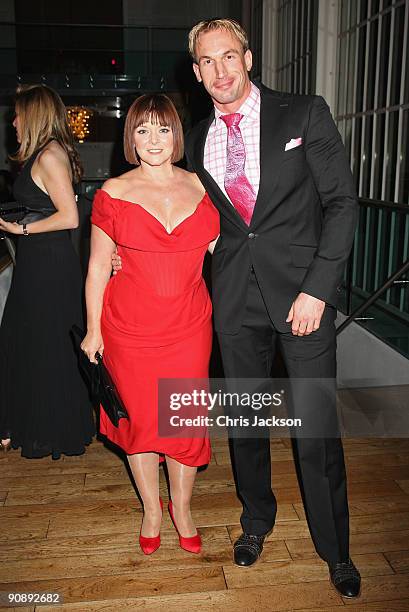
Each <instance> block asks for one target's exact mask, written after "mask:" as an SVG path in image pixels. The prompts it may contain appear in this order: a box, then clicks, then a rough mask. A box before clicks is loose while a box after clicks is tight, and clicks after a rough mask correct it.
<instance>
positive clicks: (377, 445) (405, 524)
mask: <svg viewBox="0 0 409 612" xmlns="http://www.w3.org/2000/svg"><path fill="white" fill-rule="evenodd" d="M271 446H272V457H273V485H274V490H275V492H276V495H277V498H278V503H279V511H278V521H277V524H276V526H275V528H274V531H273V533H272V534H271V535H270V536H269V538H268V541H267V542H266V545H265V549H264V553H263V556H262V559H261V560H260V561H259V562H258V563H257V564H256V565H255V566H253V567H252V568H248V569H245V568H239V567H236V566H235V565H234V564H233V562H232V553H231V550H232V546H231V543H232V541H233V540H234V539H235V538H236V536H237V535H238V534H239V532H240V526H239V516H240V506H239V503H238V502H237V499H236V496H235V492H234V487H233V479H232V473H231V468H230V461H229V456H228V451H227V447H226V444H225V442H224V441H222V440H219V441H216V442H215V443H214V446H213V448H214V454H213V458H212V463H211V465H210V466H209V468H208V469H207V470H205V471H203V472H201V473H200V474H199V475H198V478H197V484H196V488H195V495H194V499H193V512H194V518H195V520H196V524H197V525H198V527H199V529H200V533H201V535H202V538H203V552H202V554H201V555H200V556H196V555H192V554H189V553H187V552H184V551H182V550H181V549H180V548H179V547H178V540H177V536H176V533H175V531H174V529H173V527H172V526H171V523H170V520H169V516H168V515H167V513H166V512H165V514H164V521H163V527H162V545H161V547H160V549H159V550H158V551H157V552H156V553H154V554H153V555H152V556H150V557H145V556H144V555H143V554H142V552H141V551H140V549H139V547H138V545H137V534H138V532H139V526H140V521H141V506H140V503H139V501H138V500H137V498H136V496H135V492H134V490H133V488H132V485H131V484H130V481H129V478H128V474H127V471H126V469H125V467H124V464H123V462H122V461H121V459H120V458H119V457H118V456H116V455H115V454H113V453H112V452H111V451H109V450H108V449H106V448H105V447H104V446H103V445H102V444H101V443H100V442H94V443H93V444H92V446H91V447H90V448H89V449H88V451H87V453H86V454H85V455H84V456H82V457H64V458H63V459H61V460H59V461H52V460H51V459H48V458H46V459H40V460H25V459H22V458H21V457H20V456H19V453H18V452H17V451H11V452H9V453H8V454H7V455H4V456H1V457H0V538H1V546H0V556H1V565H0V582H1V584H0V591H3V592H4V591H10V592H39V591H40V592H44V591H49V592H58V593H60V594H61V595H63V597H64V605H60V606H41V607H38V609H39V610H41V611H43V612H46V611H47V610H50V611H55V610H81V611H84V612H85V611H89V610H95V611H96V610H98V611H99V610H103V611H111V610H112V611H115V612H118V611H119V612H121V611H122V610H139V609H143V610H152V611H155V612H160V611H166V612H176V611H177V612H180V611H185V610H186V611H187V612H191V611H196V610H200V611H207V610H212V611H213V610H220V611H223V612H228V611H233V610H234V611H237V610H239V611H241V610H243V611H257V612H258V611H260V610H266V611H268V612H272V611H274V610H300V611H301V610H309V611H310V612H313V611H314V612H318V611H324V610H325V611H330V610H331V611H334V612H337V611H340V610H342V609H346V610H349V612H365V611H366V610H368V611H369V610H371V611H376V612H386V611H391V612H398V611H403V610H405V611H409V440H405V439H399V440H367V441H365V440H346V441H345V450H346V458H347V464H348V477H349V495H350V513H351V549H352V556H353V559H354V561H355V563H356V565H357V566H358V567H359V569H360V571H361V573H362V576H363V588H362V595H361V597H360V598H359V600H356V601H352V602H351V601H350V602H348V601H347V600H344V601H343V600H342V598H341V597H340V596H339V595H338V594H337V593H336V592H335V591H334V589H333V588H332V587H331V585H330V584H329V581H328V572H327V567H326V565H325V564H324V563H323V562H322V561H321V560H320V559H319V557H318V556H317V555H316V553H315V552H314V550H313V546H312V543H311V540H310V537H309V533H308V529H307V525H306V521H305V516H304V512H303V508H302V504H301V499H300V494H299V491H298V487H297V482H296V477H295V472H294V465H293V460H292V454H291V450H290V444H289V441H288V440H273V441H272V443H271ZM161 472H162V470H161ZM161 490H162V491H161V493H162V496H163V497H164V499H167V497H168V496H167V488H166V481H165V479H164V478H163V474H161ZM1 609H2V610H3V609H5V608H1ZM8 609H9V608H8ZM18 610H34V607H31V608H30V607H25V608H18Z"/></svg>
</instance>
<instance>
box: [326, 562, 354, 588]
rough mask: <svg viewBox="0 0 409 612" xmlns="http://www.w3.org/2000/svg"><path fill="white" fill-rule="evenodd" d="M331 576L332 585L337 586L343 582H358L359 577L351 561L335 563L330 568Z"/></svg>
mask: <svg viewBox="0 0 409 612" xmlns="http://www.w3.org/2000/svg"><path fill="white" fill-rule="evenodd" d="M331 574H332V580H333V582H334V584H339V583H340V582H344V581H345V580H359V579H360V577H361V576H360V574H359V572H358V570H357V569H356V567H355V565H354V564H353V563H352V561H351V559H350V560H349V561H347V562H346V563H337V564H336V565H335V567H334V568H332V571H331Z"/></svg>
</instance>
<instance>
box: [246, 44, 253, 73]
mask: <svg viewBox="0 0 409 612" xmlns="http://www.w3.org/2000/svg"><path fill="white" fill-rule="evenodd" d="M244 61H245V64H246V68H247V72H250V70H251V67H252V65H253V54H252V52H251V51H250V49H247V51H246V52H245V54H244Z"/></svg>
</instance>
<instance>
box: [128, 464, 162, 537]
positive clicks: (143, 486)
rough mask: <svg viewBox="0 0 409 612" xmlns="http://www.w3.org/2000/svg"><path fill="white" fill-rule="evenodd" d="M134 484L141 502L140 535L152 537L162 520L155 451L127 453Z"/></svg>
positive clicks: (155, 534)
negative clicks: (141, 519)
mask: <svg viewBox="0 0 409 612" xmlns="http://www.w3.org/2000/svg"><path fill="white" fill-rule="evenodd" d="M128 462H129V465H130V468H131V470H132V475H133V477H134V480H135V484H136V486H137V487H138V491H139V494H140V496H141V497H142V502H143V521H142V527H141V535H142V536H144V537H145V538H154V537H155V536H157V535H158V533H159V530H160V524H161V521H162V510H161V507H160V504H159V456H158V455H157V454H156V453H137V454H135V455H128Z"/></svg>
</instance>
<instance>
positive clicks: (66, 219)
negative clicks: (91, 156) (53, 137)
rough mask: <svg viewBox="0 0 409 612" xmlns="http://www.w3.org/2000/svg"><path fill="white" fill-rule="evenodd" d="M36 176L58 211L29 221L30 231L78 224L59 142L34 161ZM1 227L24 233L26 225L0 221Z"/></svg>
mask: <svg viewBox="0 0 409 612" xmlns="http://www.w3.org/2000/svg"><path fill="white" fill-rule="evenodd" d="M35 179H36V181H35V182H36V184H37V185H38V186H39V188H40V189H43V191H46V192H47V193H48V195H49V196H50V198H51V200H52V203H53V204H54V206H55V208H56V209H57V211H56V212H55V213H54V214H52V215H50V216H49V217H47V218H44V219H41V220H40V221H34V222H33V223H29V224H28V225H27V231H28V233H29V234H39V233H42V232H55V231H58V230H65V229H74V228H76V227H78V209H77V203H76V201H75V195H74V190H73V188H72V183H71V171H70V164H69V160H68V156H67V154H66V152H65V151H64V150H63V149H62V148H61V147H60V146H59V145H56V146H54V147H52V148H51V147H50V148H47V149H46V150H44V151H43V152H42V153H40V155H39V156H38V159H37V161H36V163H35ZM0 229H2V230H5V231H6V232H10V233H11V234H22V233H23V227H22V225H19V224H17V223H8V222H6V221H0Z"/></svg>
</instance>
